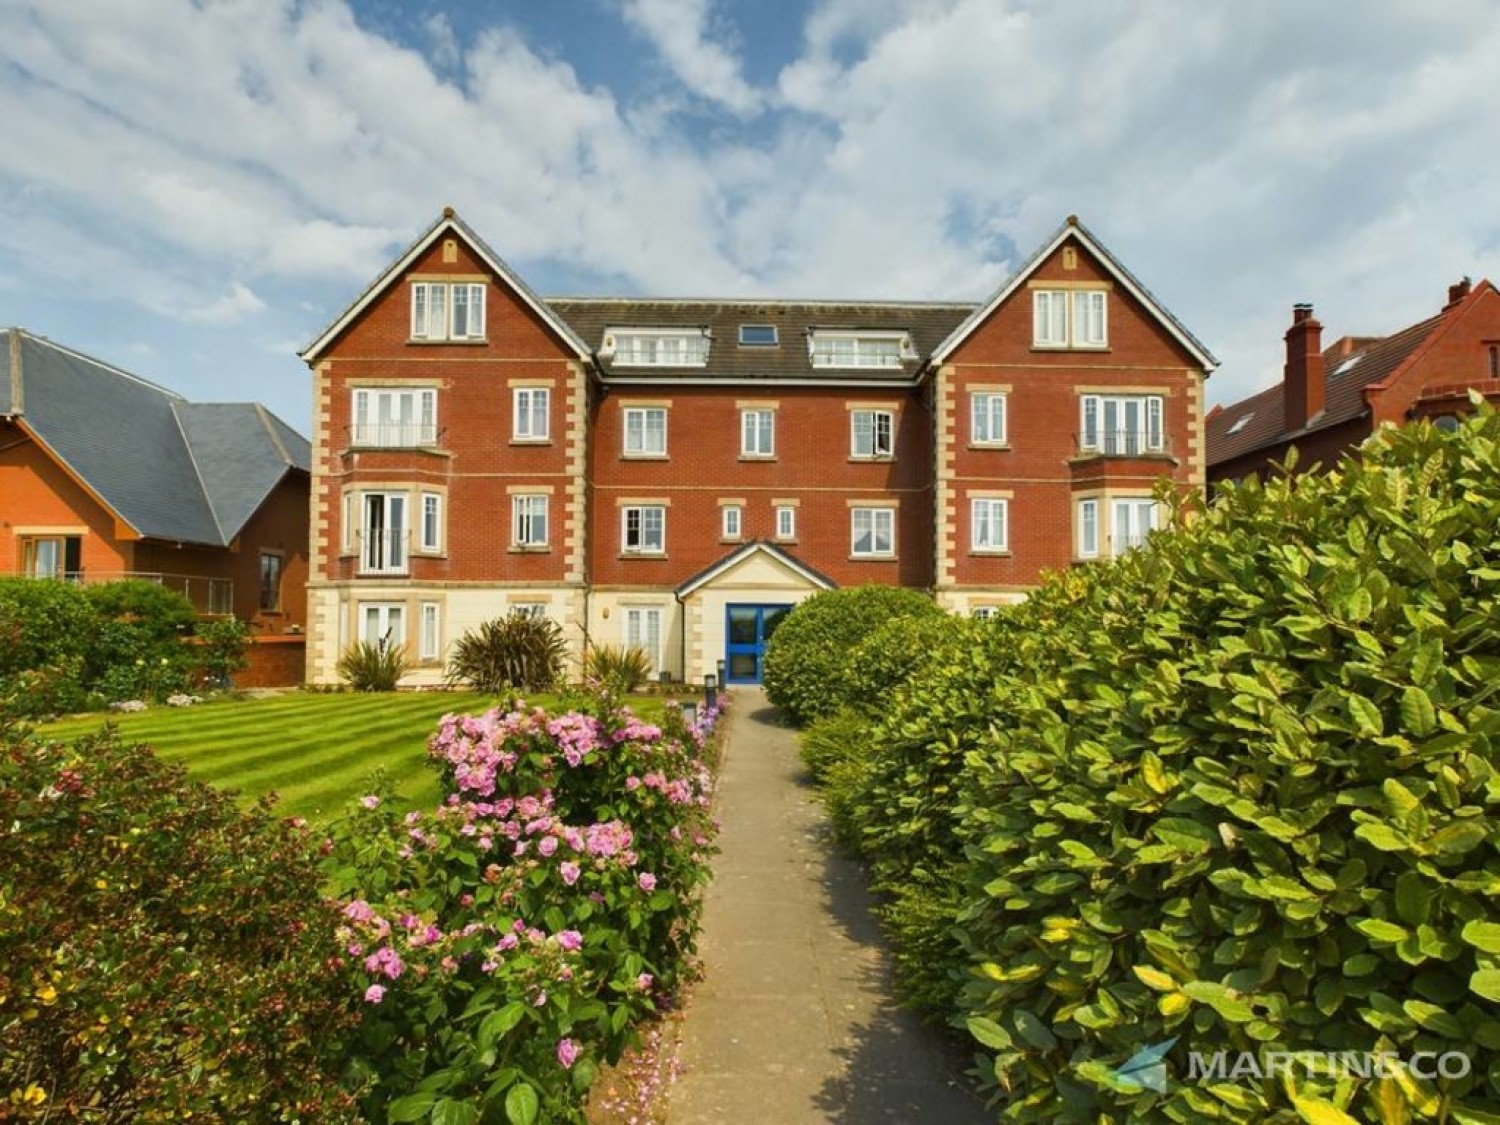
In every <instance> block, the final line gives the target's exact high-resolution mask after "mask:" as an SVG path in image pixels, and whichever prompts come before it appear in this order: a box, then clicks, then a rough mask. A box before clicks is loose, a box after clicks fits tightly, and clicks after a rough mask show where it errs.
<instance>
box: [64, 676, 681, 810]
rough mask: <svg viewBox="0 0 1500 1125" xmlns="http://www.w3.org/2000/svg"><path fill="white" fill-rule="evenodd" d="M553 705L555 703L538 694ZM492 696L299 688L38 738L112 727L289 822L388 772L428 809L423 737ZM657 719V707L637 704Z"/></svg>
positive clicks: (70, 727)
mask: <svg viewBox="0 0 1500 1125" xmlns="http://www.w3.org/2000/svg"><path fill="white" fill-rule="evenodd" d="M527 702H528V703H533V704H539V705H541V706H547V705H549V704H550V703H551V702H553V700H552V699H550V698H548V697H543V696H533V697H531V698H529V699H528V700H527ZM491 705H492V700H491V699H490V698H489V697H488V696H483V695H476V694H469V693H462V692H415V693H408V692H401V693H394V694H369V695H356V694H352V693H346V694H337V695H317V694H310V693H304V692H293V693H289V694H287V695H280V696H274V697H271V698H266V699H247V700H218V701H214V702H209V703H202V704H199V705H198V706H195V707H182V708H176V707H153V708H152V709H151V710H149V711H142V712H138V713H136V714H133V715H107V716H106V715H88V716H84V717H82V718H73V719H65V720H63V721H61V722H56V723H49V724H47V725H46V726H43V727H41V728H40V729H39V731H38V733H40V734H42V735H44V736H47V737H51V738H60V739H67V738H75V737H77V736H79V735H83V734H91V733H93V732H95V731H97V730H98V729H99V728H100V727H101V726H103V725H104V724H105V723H106V722H113V723H114V724H115V725H116V726H117V727H118V728H119V730H120V733H121V735H123V736H124V737H125V738H127V739H130V740H132V741H136V742H145V743H148V744H149V745H151V746H153V747H155V749H156V750H157V752H158V753H160V754H161V755H162V757H164V758H169V759H172V760H174V761H181V762H183V763H185V764H186V765H187V767H188V771H189V773H191V774H192V775H193V776H194V777H196V778H199V779H200V780H203V781H207V782H211V783H213V784H215V785H220V786H224V787H226V788H229V789H235V790H238V791H240V792H241V793H242V794H244V795H245V797H246V799H247V800H250V799H253V798H255V797H257V796H259V795H260V794H262V793H269V792H274V793H277V794H279V795H280V797H281V800H280V802H279V803H278V805H277V809H278V811H280V812H281V813H283V814H284V815H286V816H305V817H307V818H308V819H309V820H329V819H332V818H333V817H335V816H338V815H339V814H340V813H342V812H343V811H344V809H345V808H346V806H347V805H348V802H349V801H351V800H353V799H354V798H356V797H358V796H359V795H360V794H361V793H362V792H364V788H365V784H366V781H367V779H368V778H369V776H370V774H371V772H372V771H373V770H375V769H377V768H383V769H384V770H385V773H386V775H387V776H388V777H389V778H390V780H391V782H392V784H394V785H395V786H396V790H397V792H398V793H399V795H400V796H401V797H402V799H403V800H404V801H406V802H409V803H411V804H413V805H430V804H434V803H436V802H437V801H438V799H439V797H440V793H439V790H438V784H437V773H436V771H434V770H433V769H432V768H431V767H430V766H428V765H427V739H428V737H429V736H430V735H431V734H432V732H433V731H434V730H435V729H436V727H437V722H438V720H439V719H440V718H442V716H443V715H445V714H447V713H448V712H449V711H458V712H470V713H477V712H480V711H484V710H486V709H487V708H488V707H490V706H491ZM631 705H632V707H633V708H634V709H635V711H636V712H637V714H640V715H642V716H643V717H646V718H656V717H659V716H660V714H661V701H660V700H659V699H655V698H650V697H646V698H642V699H635V700H632V701H631Z"/></svg>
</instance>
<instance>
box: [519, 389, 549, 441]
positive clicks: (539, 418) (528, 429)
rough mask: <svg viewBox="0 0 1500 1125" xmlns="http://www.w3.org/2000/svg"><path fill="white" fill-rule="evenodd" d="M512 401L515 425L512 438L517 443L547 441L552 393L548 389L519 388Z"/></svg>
mask: <svg viewBox="0 0 1500 1125" xmlns="http://www.w3.org/2000/svg"><path fill="white" fill-rule="evenodd" d="M512 400H513V404H514V406H515V410H514V417H515V424H514V426H513V427H512V430H511V436H512V437H513V438H514V439H515V440H516V441H546V440H547V438H548V436H549V429H550V427H549V415H550V413H551V406H552V392H551V391H550V390H548V389H547V388H546V387H517V388H516V389H515V394H514V395H513V396H512Z"/></svg>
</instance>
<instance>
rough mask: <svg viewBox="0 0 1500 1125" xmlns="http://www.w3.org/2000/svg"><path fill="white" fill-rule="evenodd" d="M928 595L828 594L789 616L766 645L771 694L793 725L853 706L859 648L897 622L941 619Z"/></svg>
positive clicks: (895, 590)
mask: <svg viewBox="0 0 1500 1125" xmlns="http://www.w3.org/2000/svg"><path fill="white" fill-rule="evenodd" d="M942 612H943V611H942V610H940V609H939V608H938V607H937V605H936V604H935V603H934V602H933V601H932V599H931V598H929V597H928V596H927V595H926V594H923V593H922V592H920V591H918V590H910V589H905V588H903V587H900V586H855V587H850V588H848V589H843V590H824V591H822V592H820V593H817V594H814V595H813V596H812V597H810V598H808V599H807V600H806V601H804V602H802V603H801V604H800V605H798V606H797V607H796V608H795V609H793V610H792V612H791V613H790V614H788V615H787V618H786V620H785V621H783V622H782V623H781V625H780V627H779V628H778V629H777V630H776V632H775V633H774V634H772V636H771V640H770V641H769V643H768V644H767V645H766V658H765V668H764V674H763V680H764V683H765V688H766V695H767V696H768V698H769V699H770V700H771V702H772V703H774V704H775V705H776V706H777V707H779V708H781V709H782V710H783V711H784V712H786V714H787V715H788V716H789V717H790V718H791V719H792V721H793V722H796V723H798V724H804V723H808V722H810V721H812V720H813V719H816V718H818V717H819V716H820V715H831V714H833V713H834V712H835V711H837V710H838V709H839V707H840V706H842V705H843V704H844V703H845V702H847V701H848V697H847V694H846V693H847V692H848V690H849V685H848V666H849V657H850V654H851V653H852V651H853V650H854V648H855V646H856V645H858V644H859V643H860V642H861V641H862V640H864V639H865V638H866V637H868V636H869V635H870V634H871V633H873V632H874V631H875V630H876V629H877V628H879V627H880V626H881V625H883V624H884V623H885V622H887V621H889V620H891V619H892V618H896V617H918V616H922V615H926V616H929V617H935V616H938V615H940V614H942Z"/></svg>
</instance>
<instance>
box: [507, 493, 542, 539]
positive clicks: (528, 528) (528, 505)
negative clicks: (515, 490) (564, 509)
mask: <svg viewBox="0 0 1500 1125" xmlns="http://www.w3.org/2000/svg"><path fill="white" fill-rule="evenodd" d="M547 500H548V497H547V496H546V495H545V494H543V495H538V496H512V497H511V498H510V515H511V524H510V525H511V543H512V544H514V545H515V546H517V547H545V546H546V545H547Z"/></svg>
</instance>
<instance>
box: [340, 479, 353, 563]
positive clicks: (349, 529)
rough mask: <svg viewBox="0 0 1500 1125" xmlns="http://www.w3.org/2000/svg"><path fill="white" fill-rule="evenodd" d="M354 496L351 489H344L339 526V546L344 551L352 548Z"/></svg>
mask: <svg viewBox="0 0 1500 1125" xmlns="http://www.w3.org/2000/svg"><path fill="white" fill-rule="evenodd" d="M354 497H355V494H354V492H353V491H352V490H350V489H345V490H344V518H343V520H342V521H341V523H340V526H339V546H340V547H341V548H342V549H343V550H344V551H345V552H348V551H352V550H354Z"/></svg>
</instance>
